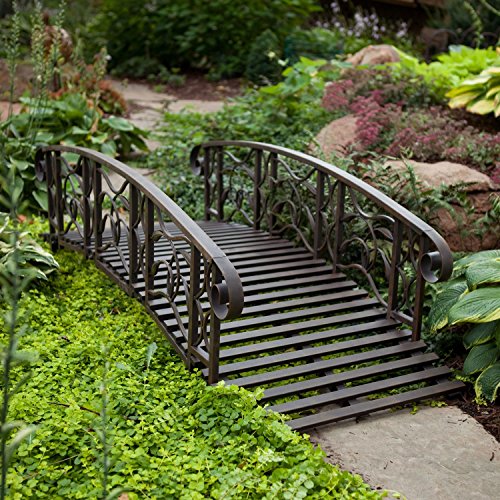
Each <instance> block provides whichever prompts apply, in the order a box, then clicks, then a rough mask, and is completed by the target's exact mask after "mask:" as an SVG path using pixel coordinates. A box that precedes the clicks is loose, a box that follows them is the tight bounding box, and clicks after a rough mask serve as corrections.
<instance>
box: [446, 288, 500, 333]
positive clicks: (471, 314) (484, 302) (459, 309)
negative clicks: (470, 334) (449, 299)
mask: <svg viewBox="0 0 500 500" xmlns="http://www.w3.org/2000/svg"><path fill="white" fill-rule="evenodd" d="M496 319H500V287H486V288H479V289H478V290H473V291H472V292H470V293H466V294H465V295H464V296H463V297H461V298H460V300H459V301H458V302H457V303H456V304H455V305H454V306H453V307H452V308H451V309H450V312H449V314H448V321H449V323H450V325H456V324H457V323H465V322H467V323H487V322H488V321H494V320H496Z"/></svg>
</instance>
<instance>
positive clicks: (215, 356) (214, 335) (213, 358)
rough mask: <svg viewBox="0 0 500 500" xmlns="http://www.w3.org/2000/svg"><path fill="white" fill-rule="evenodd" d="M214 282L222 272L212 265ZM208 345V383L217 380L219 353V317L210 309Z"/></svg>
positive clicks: (215, 282)
mask: <svg viewBox="0 0 500 500" xmlns="http://www.w3.org/2000/svg"><path fill="white" fill-rule="evenodd" d="M213 273H214V276H213V279H214V284H216V285H217V284H218V283H220V282H221V281H222V274H221V272H220V270H219V268H218V267H217V266H216V265H214V266H213ZM209 335H210V346H209V351H208V383H209V384H215V383H216V382H218V381H219V353H220V319H219V318H218V317H217V316H216V315H215V312H214V311H213V310H212V311H211V312H210V332H209Z"/></svg>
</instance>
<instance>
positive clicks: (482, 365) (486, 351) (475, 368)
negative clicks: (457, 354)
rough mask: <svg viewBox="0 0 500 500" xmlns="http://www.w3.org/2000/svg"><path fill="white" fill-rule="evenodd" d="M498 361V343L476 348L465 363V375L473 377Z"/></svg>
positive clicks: (471, 351)
mask: <svg viewBox="0 0 500 500" xmlns="http://www.w3.org/2000/svg"><path fill="white" fill-rule="evenodd" d="M497 359H498V348H497V345H496V342H489V343H488V344H481V345H476V346H474V347H473V348H472V349H471V350H470V352H469V354H468V355H467V357H466V358H465V361H464V373H466V374H467V375H471V374H473V373H477V372H479V371H482V370H484V369H486V368H488V367H489V366H491V365H492V364H493V363H495V362H496V361H497Z"/></svg>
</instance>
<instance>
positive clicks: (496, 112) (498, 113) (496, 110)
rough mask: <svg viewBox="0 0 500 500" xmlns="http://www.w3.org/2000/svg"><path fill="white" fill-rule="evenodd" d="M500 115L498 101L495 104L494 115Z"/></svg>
mask: <svg viewBox="0 0 500 500" xmlns="http://www.w3.org/2000/svg"><path fill="white" fill-rule="evenodd" d="M499 116H500V103H499V104H497V106H495V117H496V118H498V117H499Z"/></svg>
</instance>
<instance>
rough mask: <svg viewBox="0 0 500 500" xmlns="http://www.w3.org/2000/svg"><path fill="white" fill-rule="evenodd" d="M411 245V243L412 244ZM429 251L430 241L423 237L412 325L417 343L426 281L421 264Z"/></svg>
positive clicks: (419, 247) (419, 251) (420, 243)
mask: <svg viewBox="0 0 500 500" xmlns="http://www.w3.org/2000/svg"><path fill="white" fill-rule="evenodd" d="M410 245H411V242H410ZM428 251H429V240H428V239H427V237H426V236H425V235H421V236H420V239H419V242H418V260H417V263H418V264H417V269H416V273H417V284H416V287H415V307H414V309H413V315H412V316H413V323H412V336H411V338H412V340H413V341H417V340H419V339H420V332H421V330H422V317H423V304H424V292H425V279H424V276H423V274H422V272H421V267H420V266H421V263H422V258H423V256H424V255H425V254H426V253H427V252H428Z"/></svg>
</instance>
